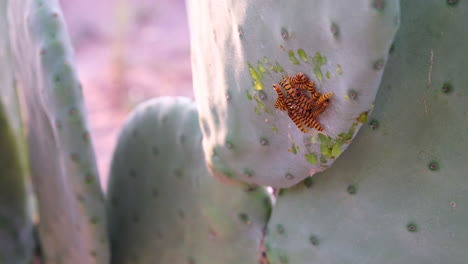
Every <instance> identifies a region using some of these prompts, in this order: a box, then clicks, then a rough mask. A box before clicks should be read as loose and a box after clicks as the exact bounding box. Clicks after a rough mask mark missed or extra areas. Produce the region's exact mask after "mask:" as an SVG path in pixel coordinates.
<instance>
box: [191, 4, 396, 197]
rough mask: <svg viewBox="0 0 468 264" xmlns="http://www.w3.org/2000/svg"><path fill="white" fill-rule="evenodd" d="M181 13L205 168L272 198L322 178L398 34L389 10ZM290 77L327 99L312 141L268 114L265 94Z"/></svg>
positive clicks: (205, 8)
mask: <svg viewBox="0 0 468 264" xmlns="http://www.w3.org/2000/svg"><path fill="white" fill-rule="evenodd" d="M188 13H189V22H190V31H191V41H192V53H193V55H192V56H193V58H192V67H193V78H194V79H193V81H194V88H195V96H196V99H197V102H198V103H199V104H198V107H199V111H200V122H201V128H202V132H203V136H204V142H203V147H204V152H205V156H206V157H207V163H208V166H209V168H210V169H211V170H212V171H213V173H214V174H216V175H217V176H221V177H228V178H232V179H236V180H241V181H244V182H247V183H255V184H261V185H269V186H273V187H281V188H282V187H289V186H292V185H294V184H296V183H298V182H300V181H301V180H303V179H305V178H306V177H307V176H309V175H313V174H315V173H317V172H320V171H323V170H325V169H326V168H327V167H329V166H330V165H331V164H332V163H333V162H334V161H335V159H336V158H337V157H338V156H339V155H341V153H342V152H343V151H344V150H345V149H346V147H347V146H348V145H349V143H350V142H351V140H352V139H353V137H354V135H355V134H356V133H357V131H358V130H359V128H360V127H361V125H362V122H360V120H359V117H360V116H361V115H363V114H367V113H369V112H370V111H371V110H372V104H373V101H374V99H375V95H376V93H377V89H378V87H379V84H380V80H381V76H382V71H383V66H384V64H385V62H386V59H387V55H388V51H389V48H390V45H391V42H392V40H393V37H394V35H395V32H396V30H397V28H398V24H399V3H398V1H397V0H386V1H383V0H380V1H371V0H358V1H348V0H333V1H331V0H310V1H302V0H292V1H266V0H258V1H251V0H241V1H227V2H226V1H223V3H219V1H217V0H202V1H188ZM299 72H304V73H305V74H306V75H307V76H308V77H309V78H310V79H312V80H314V81H315V83H316V86H317V90H318V91H320V92H322V93H325V92H333V93H334V96H333V97H332V98H331V102H330V105H329V107H328V108H327V109H326V110H325V112H323V113H322V114H321V115H320V116H319V117H318V121H319V122H320V124H321V125H322V127H323V128H324V131H322V132H320V133H319V132H318V131H317V130H314V129H313V128H309V132H307V133H303V132H301V131H300V130H299V129H298V127H297V126H296V125H295V124H294V123H293V121H292V120H291V118H289V116H288V113H287V112H285V111H280V110H279V109H275V108H274V103H275V101H276V99H277V97H278V95H277V93H276V92H275V90H274V89H273V86H272V85H273V84H277V85H278V82H279V81H280V80H281V78H282V76H283V75H296V74H297V73H299ZM319 135H322V136H324V137H325V138H327V139H330V140H328V143H330V144H331V145H329V144H328V143H324V142H321V140H320V138H319ZM264 140H267V142H268V144H262V142H264ZM228 146H230V147H228ZM313 156H315V157H316V158H311V157H313ZM246 169H248V170H251V171H253V172H254V174H255V176H253V177H251V176H249V175H246V174H245V173H243V171H245V170H246Z"/></svg>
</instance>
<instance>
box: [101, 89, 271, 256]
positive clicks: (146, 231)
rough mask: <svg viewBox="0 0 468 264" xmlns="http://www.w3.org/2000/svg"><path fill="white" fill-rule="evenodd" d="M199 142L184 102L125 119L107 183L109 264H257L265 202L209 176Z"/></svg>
mask: <svg viewBox="0 0 468 264" xmlns="http://www.w3.org/2000/svg"><path fill="white" fill-rule="evenodd" d="M201 139H202V135H201V132H200V128H199V123H198V114H197V110H196V107H195V104H194V103H193V102H191V101H190V99H188V98H182V97H179V98H169V97H162V98H157V99H154V100H152V101H149V102H147V103H145V104H143V105H141V106H139V107H138V108H137V109H136V110H135V111H134V113H133V114H132V115H131V117H130V118H129V120H128V121H127V122H126V124H125V125H124V127H123V129H122V131H121V134H120V137H119V143H118V145H117V149H116V151H115V154H114V158H113V162H112V169H111V177H110V179H109V180H110V182H109V192H108V201H109V203H108V215H109V221H110V234H111V237H112V240H111V241H112V254H113V255H112V263H115V264H126V263H160V264H186V263H205V264H210V263H213V264H219V263H223V264H230V263H232V264H239V263H243V264H248V263H252V264H253V263H258V259H259V257H260V256H259V253H258V252H259V247H260V241H261V238H262V234H263V229H264V227H265V225H266V221H267V218H268V216H269V211H270V200H269V197H268V195H267V193H266V192H265V191H264V190H263V189H262V188H253V187H249V186H246V185H244V184H234V185H229V184H225V183H222V182H219V181H218V179H216V178H213V177H212V176H211V175H210V174H209V172H208V170H207V168H206V166H205V162H204V157H203V150H202V146H201Z"/></svg>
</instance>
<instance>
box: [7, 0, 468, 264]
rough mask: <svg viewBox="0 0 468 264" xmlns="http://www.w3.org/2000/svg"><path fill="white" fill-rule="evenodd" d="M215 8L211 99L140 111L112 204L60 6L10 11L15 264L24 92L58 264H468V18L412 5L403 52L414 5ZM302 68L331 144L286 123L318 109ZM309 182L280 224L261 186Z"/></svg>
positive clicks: (24, 216) (287, 203)
mask: <svg viewBox="0 0 468 264" xmlns="http://www.w3.org/2000/svg"><path fill="white" fill-rule="evenodd" d="M214 3H215V2H214V1H209V0H203V1H199V2H197V3H195V2H194V1H188V12H189V16H190V24H191V25H190V26H191V39H192V49H193V66H194V83H195V90H196V97H197V100H198V105H195V103H194V102H192V101H191V100H190V99H188V98H182V97H179V98H169V97H164V98H158V99H155V100H151V101H149V102H147V103H144V104H142V105H140V106H139V107H138V108H137V109H136V110H135V111H134V112H133V114H131V116H130V117H129V119H128V120H127V122H126V123H125V125H124V127H123V128H122V131H121V134H120V137H119V142H118V145H117V148H116V151H115V154H114V158H113V162H112V169H111V177H110V178H109V193H108V196H107V198H108V199H107V200H106V201H104V198H105V197H104V196H103V194H102V192H101V189H100V186H99V181H98V179H97V177H98V175H97V171H96V164H95V161H94V153H93V149H92V144H91V142H90V138H89V132H88V127H87V124H86V115H85V109H84V106H83V98H82V97H83V95H82V90H81V85H80V83H79V81H78V78H77V76H76V72H75V69H74V63H73V52H72V49H71V45H70V43H69V38H68V35H67V32H66V29H65V25H64V22H63V18H62V14H61V12H60V7H59V5H58V1H57V0H22V1H16V0H14V1H13V0H0V36H1V38H0V145H1V146H2V147H3V151H2V154H1V155H2V157H1V159H0V263H1V264H3V263H30V261H31V257H32V249H33V245H34V238H33V230H32V224H31V215H30V211H28V201H27V199H28V193H27V177H26V176H25V175H26V174H27V169H28V167H27V165H28V164H27V163H26V161H25V160H24V158H23V157H22V155H23V153H24V152H26V149H25V147H24V142H23V141H24V139H23V132H22V122H21V121H22V118H21V117H20V114H21V113H20V112H21V111H20V110H19V107H18V100H17V98H16V84H15V80H16V79H17V80H18V84H19V87H20V88H21V91H22V94H23V95H24V97H25V106H26V110H27V111H26V114H27V119H28V122H27V131H28V133H27V134H28V143H29V144H28V146H29V148H28V150H27V152H28V153H29V160H30V165H31V166H30V169H31V174H32V180H33V185H34V189H35V193H36V195H37V197H38V204H39V208H38V210H39V215H40V219H39V240H40V243H41V246H42V248H43V251H44V259H43V261H44V263H73V264H74V263H80V264H81V263H91V264H92V263H94V264H100V263H103V264H106V263H115V264H127V263H128V264H130V263H142V264H146V263H156V262H157V263H189V264H193V263H206V264H210V263H225V264H230V263H236V264H237V263H258V261H259V258H260V257H261V256H263V254H262V250H263V249H264V248H265V249H266V256H267V257H268V261H269V263H270V264H287V263H297V264H301V263H363V262H375V263H382V264H386V263H395V262H402V263H416V264H418V263H425V264H432V263H434V264H435V263H443V262H449V263H454V264H459V263H460V264H461V263H464V262H466V259H467V258H468V253H467V252H466V246H467V245H468V229H467V227H468V224H467V223H468V213H467V212H468V207H467V205H466V204H464V202H465V201H466V200H467V199H468V193H467V192H466V187H467V186H468V178H467V177H466V176H465V175H466V171H467V170H468V166H467V165H466V162H465V161H466V160H467V159H468V154H467V152H466V148H467V147H468V141H467V139H466V138H463V136H464V135H466V134H467V133H468V125H466V121H467V120H466V119H467V116H468V109H467V105H468V94H467V93H466V92H465V91H464V90H463V85H465V82H466V77H464V75H463V73H462V69H463V65H464V64H465V63H466V55H465V54H464V53H463V50H464V48H465V47H466V46H468V33H467V32H466V31H465V30H464V28H463V26H464V23H463V22H464V21H466V17H467V16H468V5H466V4H462V3H461V2H460V0H446V1H436V0H426V1H423V0H413V1H410V0H405V1H402V12H403V13H402V22H401V29H400V31H399V33H398V34H397V37H396V39H395V40H394V39H393V37H394V34H395V32H396V30H397V28H398V26H399V19H400V17H399V7H400V5H399V2H398V1H397V0H385V1H384V0H358V1H345V0H333V1H325V0H311V1H308V2H307V3H306V2H303V1H302V2H301V1H298V0H293V1H289V2H288V3H279V2H274V1H273V2H272V1H264V0H263V1H262V0H258V1H236V2H223V3H220V2H217V3H216V4H214ZM351 10H352V12H350V11H351ZM298 18H300V19H298ZM306 33H307V34H306ZM391 42H394V44H393V45H392V48H391V49H390V43H391ZM389 50H390V56H389V57H388V63H387V56H388V54H387V52H388V51H389ZM384 65H386V67H385V72H383V67H384ZM298 72H304V73H305V74H306V76H307V77H308V78H310V79H313V80H314V81H315V84H316V86H317V87H316V89H317V90H319V91H320V92H322V93H325V92H333V97H332V98H331V99H330V102H329V103H328V102H327V104H329V108H326V110H325V112H324V113H323V114H320V115H319V116H318V119H317V120H316V119H314V121H318V122H319V124H320V125H321V126H323V128H324V130H323V131H320V132H315V131H312V129H310V126H309V130H310V132H307V133H303V132H304V131H305V130H304V129H303V131H301V128H300V126H299V125H297V124H296V123H297V119H296V120H291V118H289V116H288V114H290V111H292V110H291V109H293V110H298V111H299V110H301V109H302V110H303V108H306V105H307V104H312V103H314V102H315V103H317V102H318V101H319V100H320V99H311V98H309V97H312V94H313V93H312V92H311V93H310V94H309V95H307V92H303V91H300V89H301V88H298V90H297V91H295V90H294V88H297V87H299V85H304V84H301V83H300V81H299V79H288V78H286V77H285V78H284V79H283V80H282V81H281V79H282V78H283V75H284V76H288V75H289V76H296V77H297V76H301V75H296V73H298ZM382 74H383V78H382ZM298 78H299V77H298ZM381 78H382V82H381V83H380V81H381ZM280 81H281V82H280ZM379 83H380V85H379ZM273 84H275V85H277V86H278V90H276V91H275V90H274V89H273V87H272V85H273ZM288 85H289V86H288ZM309 85H311V84H310V83H309ZM379 86H380V88H379ZM307 89H309V88H307ZM378 89H379V94H378V96H377V100H376V101H375V106H374V96H375V95H376V93H377V90H378ZM283 92H284V94H285V98H284V99H281V100H282V101H281V100H279V101H277V100H276V99H277V97H279V95H281V94H283ZM294 96H296V97H294ZM301 96H302V97H301ZM304 96H305V97H304ZM304 98H306V99H304ZM320 98H321V97H320ZM299 100H306V101H299ZM275 102H276V107H277V109H275V108H274V107H275ZM322 103H323V102H322ZM307 107H308V106H307ZM373 108H375V111H373V113H372V114H371V110H372V109H373ZM197 109H198V110H197ZM282 110H284V111H282ZM302 110H301V111H302ZM308 110H310V111H312V110H313V111H317V109H312V108H308ZM198 112H199V113H200V114H198ZM253 113H255V114H253ZM304 113H306V112H301V113H300V115H303V116H300V118H304V116H305V114H304ZM368 116H369V117H370V120H368ZM294 118H297V115H296V116H294V115H292V119H294ZM313 118H317V117H316V116H314V117H313ZM300 120H303V119H300ZM301 122H302V121H301ZM303 123H305V122H303ZM363 124H365V126H364V128H363V129H361V130H362V131H361V132H360V133H359V134H358V135H357V136H356V138H355V139H354V136H355V135H356V134H357V132H358V130H359V129H360V128H361V126H362V125H363ZM315 127H316V128H320V127H319V126H315ZM352 140H353V144H351V145H350V146H349V148H348V150H347V151H346V152H344V153H343V151H344V150H345V149H346V148H347V147H348V145H349V144H350V143H351V141H352ZM44 153H46V154H47V155H44ZM342 153H343V154H342ZM338 156H340V158H339V159H338V160H337V161H336V162H335V160H336V159H337V158H338ZM328 167H330V168H328ZM326 168H328V169H327V170H325V169H326ZM210 174H213V175H214V176H218V177H212V176H213V175H210ZM312 174H316V175H314V176H313V177H307V176H309V175H312ZM304 179H305V180H304ZM225 180H227V181H225ZM302 180H304V181H302ZM301 181H302V182H301ZM299 182H300V183H299ZM296 183H299V184H297V185H296V186H293V187H291V188H288V189H282V190H280V191H279V193H278V196H277V200H276V204H275V207H274V208H273V211H272V215H271V217H270V210H271V200H270V198H269V196H268V194H267V192H266V191H265V189H264V187H261V186H258V185H271V186H274V187H290V186H292V185H294V184H296ZM105 202H106V204H105ZM106 210H107V211H106ZM106 214H107V217H106ZM266 225H267V228H266V230H265V226H266ZM265 232H266V237H265V238H264V237H263V234H264V233H265ZM108 237H110V239H111V250H112V256H110V252H109V245H108V242H107V241H108ZM263 240H264V241H265V243H264V244H263Z"/></svg>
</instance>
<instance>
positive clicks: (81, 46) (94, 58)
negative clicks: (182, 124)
mask: <svg viewBox="0 0 468 264" xmlns="http://www.w3.org/2000/svg"><path fill="white" fill-rule="evenodd" d="M60 2H61V4H62V9H63V12H64V16H65V20H66V22H67V25H68V29H69V32H70V37H71V38H72V42H73V45H74V48H75V53H76V65H77V67H78V74H79V77H80V79H81V81H82V83H83V89H84V95H85V104H86V108H87V111H88V121H89V125H90V127H91V134H92V139H93V143H94V148H95V152H96V158H97V162H98V167H99V172H100V177H101V183H102V186H103V187H104V188H106V184H107V178H108V173H109V168H110V163H111V159H112V152H113V150H114V147H115V145H116V140H117V136H118V133H119V130H120V127H121V126H122V124H123V122H124V121H125V119H126V117H127V116H128V114H129V112H130V111H131V110H132V109H133V108H134V107H135V106H136V105H137V104H138V103H140V102H143V101H145V100H148V99H150V98H153V97H156V96H176V95H181V96H188V97H191V98H193V92H192V76H191V66H190V43H189V31H188V25H187V16H186V12H185V0H61V1H60Z"/></svg>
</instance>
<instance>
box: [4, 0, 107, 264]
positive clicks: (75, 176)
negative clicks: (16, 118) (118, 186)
mask: <svg viewBox="0 0 468 264" xmlns="http://www.w3.org/2000/svg"><path fill="white" fill-rule="evenodd" d="M8 19H9V21H8V22H9V32H10V37H11V43H12V45H11V46H12V50H13V53H14V57H15V62H16V63H15V66H16V72H17V76H18V80H19V83H20V86H21V87H22V88H23V94H24V96H25V104H26V106H27V115H28V136H29V151H30V161H31V169H32V178H33V183H34V187H35V191H36V194H37V198H38V205H39V211H40V223H39V234H40V240H41V244H42V249H43V253H44V263H108V261H109V252H108V251H109V250H108V243H107V228H106V222H107V221H106V219H105V209H104V199H103V195H102V192H101V189H100V186H99V180H98V175H97V170H96V164H95V160H94V152H93V148H92V144H91V142H90V136H89V132H88V127H87V124H86V117H85V110H84V105H83V98H82V91H81V86H80V83H79V81H78V79H77V77H76V73H75V70H74V61H73V52H72V48H71V45H70V42H69V37H68V35H67V31H66V28H65V23H64V21H63V16H62V13H61V10H60V7H59V5H58V2H57V1H56V0H24V1H9V7H8Z"/></svg>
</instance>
